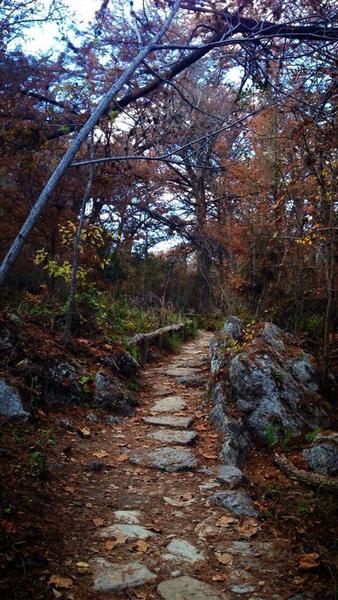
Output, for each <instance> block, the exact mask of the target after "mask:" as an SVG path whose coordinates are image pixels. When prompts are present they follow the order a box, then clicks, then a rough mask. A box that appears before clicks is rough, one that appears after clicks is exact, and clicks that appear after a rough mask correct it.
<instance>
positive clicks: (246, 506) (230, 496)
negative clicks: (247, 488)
mask: <svg viewBox="0 0 338 600" xmlns="http://www.w3.org/2000/svg"><path fill="white" fill-rule="evenodd" d="M209 502H210V503H211V504H214V505H215V506H222V507H223V508H226V509H227V510H228V511H229V512H231V513H232V514H234V515H238V516H241V515H244V516H246V517H258V516H259V514H260V513H259V511H258V510H257V509H256V508H255V507H254V505H253V503H252V500H251V498H250V496H248V494H246V493H245V492H241V491H234V490H229V491H227V492H217V493H216V494H213V495H212V496H210V497H209Z"/></svg>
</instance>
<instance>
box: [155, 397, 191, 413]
mask: <svg viewBox="0 0 338 600" xmlns="http://www.w3.org/2000/svg"><path fill="white" fill-rule="evenodd" d="M186 406H187V403H186V401H185V400H183V398H181V397H180V396H168V397H167V398H163V399H162V400H158V401H157V402H155V404H154V405H153V406H152V407H151V411H154V412H176V411H178V410H184V409H185V408H186Z"/></svg>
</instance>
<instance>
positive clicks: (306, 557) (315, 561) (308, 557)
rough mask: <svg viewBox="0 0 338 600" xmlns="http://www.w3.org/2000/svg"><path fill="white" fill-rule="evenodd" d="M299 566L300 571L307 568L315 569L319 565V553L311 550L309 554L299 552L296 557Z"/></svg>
mask: <svg viewBox="0 0 338 600" xmlns="http://www.w3.org/2000/svg"><path fill="white" fill-rule="evenodd" d="M298 563H299V568H300V569H301V570H302V571H306V570H307V569H315V568H316V567H318V565H319V554H317V553H316V552H312V553H310V554H301V556H299V557H298Z"/></svg>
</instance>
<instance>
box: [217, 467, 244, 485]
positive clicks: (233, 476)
mask: <svg viewBox="0 0 338 600" xmlns="http://www.w3.org/2000/svg"><path fill="white" fill-rule="evenodd" d="M216 477H217V479H218V481H222V483H225V484H227V485H228V486H229V487H230V488H235V487H238V486H239V485H241V483H244V481H245V476H244V474H243V473H242V471H241V470H240V469H238V468H237V467H234V466H232V465H221V466H220V467H218V470H217V473H216Z"/></svg>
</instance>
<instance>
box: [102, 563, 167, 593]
mask: <svg viewBox="0 0 338 600" xmlns="http://www.w3.org/2000/svg"><path fill="white" fill-rule="evenodd" d="M93 575H94V590H95V591H96V592H121V591H122V590H125V589H126V588H134V587H138V586H140V585H143V584H145V583H148V582H150V581H154V580H155V579H156V575H155V574H154V573H151V571H149V569H147V567H146V566H145V565H142V564H141V563H139V562H131V563H126V564H121V563H110V562H108V561H106V560H105V559H104V558H97V559H96V561H95V563H94V565H93Z"/></svg>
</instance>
